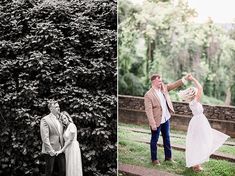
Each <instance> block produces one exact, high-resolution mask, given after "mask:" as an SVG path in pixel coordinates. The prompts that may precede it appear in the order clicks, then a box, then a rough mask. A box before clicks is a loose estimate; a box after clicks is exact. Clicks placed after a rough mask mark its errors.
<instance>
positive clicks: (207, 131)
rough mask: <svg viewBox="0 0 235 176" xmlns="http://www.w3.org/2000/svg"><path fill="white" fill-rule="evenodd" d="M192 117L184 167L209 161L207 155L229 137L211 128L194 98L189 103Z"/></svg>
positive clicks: (199, 104) (187, 137) (200, 106)
mask: <svg viewBox="0 0 235 176" xmlns="http://www.w3.org/2000/svg"><path fill="white" fill-rule="evenodd" d="M189 107H190V109H191V110H192V113H193V117H192V119H191V120H190V122H189V126H188V131H187V136H186V152H185V153H186V167H192V166H195V165H198V164H201V163H203V162H206V161H209V157H210V155H211V154H212V153H214V152H215V151H216V150H217V149H218V148H219V147H220V146H222V145H223V143H224V142H225V141H226V140H227V139H228V138H229V136H228V135H226V134H224V133H221V132H219V131H217V130H215V129H212V128H211V126H210V124H209V122H208V120H207V118H206V116H205V115H204V114H203V107H202V105H201V103H199V102H198V101H196V100H195V99H194V100H193V101H191V102H190V103H189Z"/></svg>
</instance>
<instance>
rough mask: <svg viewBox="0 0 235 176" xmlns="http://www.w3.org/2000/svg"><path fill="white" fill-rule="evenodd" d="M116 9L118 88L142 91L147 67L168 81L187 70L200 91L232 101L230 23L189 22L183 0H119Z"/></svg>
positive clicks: (234, 71) (234, 46) (234, 60)
mask: <svg viewBox="0 0 235 176" xmlns="http://www.w3.org/2000/svg"><path fill="white" fill-rule="evenodd" d="M118 15H119V28H118V30H119V38H118V42H119V49H118V55H119V60H118V71H119V94H129V95H139V96H143V95H144V93H145V92H146V90H147V89H148V88H149V85H150V82H149V79H148V78H149V75H151V73H159V74H161V75H162V77H163V79H164V81H165V82H172V81H175V80H177V79H179V78H181V77H182V76H183V75H184V74H185V73H186V72H191V73H192V74H193V75H194V76H195V77H196V78H197V79H199V81H200V82H201V83H202V85H203V88H204V94H205V95H207V96H209V97H213V98H216V99H218V100H221V101H223V102H224V104H226V105H235V81H234V80H235V37H234V34H235V28H234V25H232V24H216V23H214V22H213V21H212V20H208V22H207V23H200V24H199V23H195V22H194V21H193V20H192V19H193V17H194V16H195V15H196V12H195V11H194V10H193V9H190V8H189V6H188V5H187V4H186V3H184V1H179V3H178V4H177V5H173V4H172V1H169V2H163V1H162V2H161V1H150V0H149V1H148V0H146V1H144V3H143V4H142V5H138V4H132V3H131V2H129V1H124V0H120V2H119V7H118ZM133 85H135V87H133Z"/></svg>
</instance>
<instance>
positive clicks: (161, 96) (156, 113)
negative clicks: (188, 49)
mask: <svg viewBox="0 0 235 176" xmlns="http://www.w3.org/2000/svg"><path fill="white" fill-rule="evenodd" d="M188 77H189V75H186V76H185V77H183V78H182V79H181V80H178V81H176V82H174V83H170V84H167V85H165V84H163V82H162V79H161V76H160V75H159V74H153V75H152V76H151V77H150V80H151V84H152V87H151V88H150V90H149V91H148V92H147V93H146V94H145V96H144V104H145V112H146V115H147V117H148V121H149V126H150V128H151V141H150V149H151V160H152V163H153V165H155V164H157V165H160V161H159V160H158V159H157V141H158V138H159V134H160V131H161V133H162V138H163V146H164V154H165V160H168V161H172V162H174V161H173V160H172V152H171V144H170V117H171V114H170V113H174V108H173V105H172V102H171V100H170V96H169V91H171V90H173V89H176V88H178V87H180V86H182V85H183V84H184V83H185V82H186V79H188Z"/></svg>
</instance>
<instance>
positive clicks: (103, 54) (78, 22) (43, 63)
mask: <svg viewBox="0 0 235 176" xmlns="http://www.w3.org/2000/svg"><path fill="white" fill-rule="evenodd" d="M116 6H117V2H116V0H86V1H85V0H84V1H82V0H73V1H65V0H57V1H56V0H54V1H53V0H50V1H48V0H47V1H42V0H38V1H37V0H34V1H33V0H18V1H16V0H15V1H14V0H2V1H1V2H0V24H1V25H0V119H1V123H0V124H1V126H0V147H1V150H0V175H12V176H14V175H17V176H18V175H27V176H28V175H33V176H37V175H42V174H43V173H44V167H45V162H44V160H43V157H42V156H41V144H42V143H41V138H40V131H39V130H40V129H39V123H40V119H41V118H42V117H44V116H45V115H47V114H48V113H49V110H48V108H47V101H48V100H49V99H56V100H58V101H59V104H60V107H61V110H66V111H68V112H69V113H70V114H71V115H72V118H73V119H74V123H75V125H76V126H77V128H78V141H79V143H80V147H81V151H82V161H83V170H84V175H89V176H92V175H97V176H98V175H116V173H117V171H116V167H117V161H116V158H117V143H116V142H117V132H116V129H117V120H116V119H117V114H116V112H117V105H116V101H117V96H116V95H117V74H116V65H117V62H116V47H117V46H116V27H117V26H116V24H117V22H116V21H117V19H116Z"/></svg>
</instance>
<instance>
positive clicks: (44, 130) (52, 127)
mask: <svg viewBox="0 0 235 176" xmlns="http://www.w3.org/2000/svg"><path fill="white" fill-rule="evenodd" d="M40 133H41V138H42V153H46V154H50V153H51V152H52V151H58V150H60V149H61V148H62V147H63V143H64V141H63V125H62V124H61V122H60V129H58V126H57V123H56V120H55V117H53V114H52V113H50V114H49V115H47V116H45V117H43V118H42V119H41V122H40Z"/></svg>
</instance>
